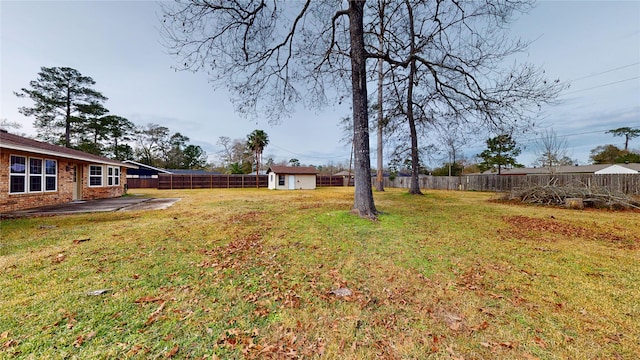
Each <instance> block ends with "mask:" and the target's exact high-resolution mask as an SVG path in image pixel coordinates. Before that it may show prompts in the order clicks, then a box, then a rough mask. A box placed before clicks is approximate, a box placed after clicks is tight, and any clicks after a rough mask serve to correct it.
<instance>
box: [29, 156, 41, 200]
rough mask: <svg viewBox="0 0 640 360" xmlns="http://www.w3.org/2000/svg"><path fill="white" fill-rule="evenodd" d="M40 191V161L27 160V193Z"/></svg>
mask: <svg viewBox="0 0 640 360" xmlns="http://www.w3.org/2000/svg"><path fill="white" fill-rule="evenodd" d="M40 191H42V159H35V158H29V192H40Z"/></svg>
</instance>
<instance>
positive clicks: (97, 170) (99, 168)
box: [89, 165, 102, 176]
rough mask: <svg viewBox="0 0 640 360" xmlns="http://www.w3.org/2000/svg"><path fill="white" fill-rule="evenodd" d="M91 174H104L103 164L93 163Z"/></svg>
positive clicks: (90, 169)
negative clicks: (96, 164)
mask: <svg viewBox="0 0 640 360" xmlns="http://www.w3.org/2000/svg"><path fill="white" fill-rule="evenodd" d="M89 175H96V176H97V175H102V166H95V165H91V166H90V167H89Z"/></svg>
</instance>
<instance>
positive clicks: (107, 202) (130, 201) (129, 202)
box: [2, 196, 180, 218]
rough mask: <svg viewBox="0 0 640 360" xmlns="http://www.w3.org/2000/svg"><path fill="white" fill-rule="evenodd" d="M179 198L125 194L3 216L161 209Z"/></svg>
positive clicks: (4, 214) (15, 212)
mask: <svg viewBox="0 0 640 360" xmlns="http://www.w3.org/2000/svg"><path fill="white" fill-rule="evenodd" d="M178 200H180V199H179V198H162V199H156V198H142V197H136V196H127V197H119V198H111V199H98V200H87V201H73V202H70V203H65V204H58V205H50V206H43V207H38V208H33V209H26V210H19V211H12V212H8V213H3V214H2V217H3V218H12V217H23V216H39V215H40V216H42V215H63V214H78V213H90V212H105V211H138V210H161V209H166V208H168V207H169V206H171V205H173V204H175V203H176V201H178Z"/></svg>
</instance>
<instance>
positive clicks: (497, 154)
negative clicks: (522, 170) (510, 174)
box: [478, 134, 524, 175]
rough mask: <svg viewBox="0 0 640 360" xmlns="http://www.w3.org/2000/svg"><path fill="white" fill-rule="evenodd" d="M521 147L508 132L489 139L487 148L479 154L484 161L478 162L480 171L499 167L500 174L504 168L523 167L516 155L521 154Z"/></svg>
mask: <svg viewBox="0 0 640 360" xmlns="http://www.w3.org/2000/svg"><path fill="white" fill-rule="evenodd" d="M520 152H521V150H520V147H518V145H516V142H515V140H513V138H512V137H511V135H508V134H502V135H498V136H496V137H493V138H490V139H488V140H487V149H486V150H484V151H483V152H481V153H480V154H478V156H479V157H480V158H481V159H482V162H481V163H480V164H478V165H479V166H480V171H487V170H489V169H495V168H496V167H497V168H498V175H500V174H501V173H502V168H507V167H509V166H511V167H523V166H524V165H522V164H518V163H517V162H516V157H517V156H518V155H520Z"/></svg>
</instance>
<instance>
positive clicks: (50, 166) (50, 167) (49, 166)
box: [44, 160, 58, 175]
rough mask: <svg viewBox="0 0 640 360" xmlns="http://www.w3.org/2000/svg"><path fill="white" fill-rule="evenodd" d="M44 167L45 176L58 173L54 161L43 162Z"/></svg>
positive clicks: (56, 164)
mask: <svg viewBox="0 0 640 360" xmlns="http://www.w3.org/2000/svg"><path fill="white" fill-rule="evenodd" d="M44 166H45V173H46V174H47V175H55V174H57V173H58V172H57V170H58V163H57V162H56V161H55V160H45V161H44Z"/></svg>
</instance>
